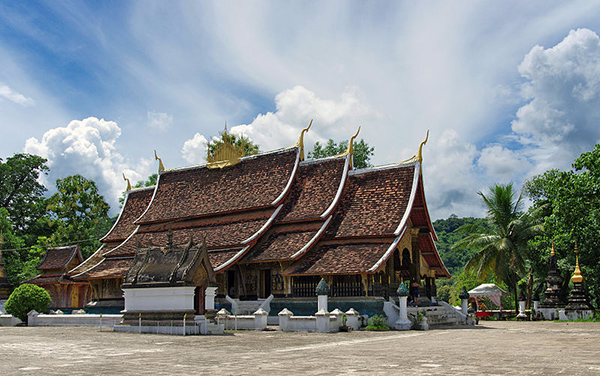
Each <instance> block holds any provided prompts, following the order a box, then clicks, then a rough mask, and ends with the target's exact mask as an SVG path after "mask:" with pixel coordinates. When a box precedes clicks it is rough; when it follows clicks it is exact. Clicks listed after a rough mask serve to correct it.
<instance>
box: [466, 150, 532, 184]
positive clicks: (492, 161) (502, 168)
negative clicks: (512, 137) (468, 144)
mask: <svg viewBox="0 0 600 376" xmlns="http://www.w3.org/2000/svg"><path fill="white" fill-rule="evenodd" d="M477 165H478V166H479V167H480V168H482V169H483V170H484V172H485V173H486V175H487V176H488V178H490V179H491V180H493V181H494V182H498V183H505V184H506V183H511V182H515V180H517V179H518V180H520V178H522V177H523V174H525V173H527V172H528V171H530V170H531V167H532V165H531V163H529V161H528V160H527V158H526V157H525V156H524V155H522V154H520V153H518V152H515V151H513V150H510V149H507V148H505V147H503V146H500V145H492V146H488V147H486V148H484V149H483V150H482V151H481V155H480V156H479V159H478V160H477Z"/></svg>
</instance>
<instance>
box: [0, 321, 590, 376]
mask: <svg viewBox="0 0 600 376" xmlns="http://www.w3.org/2000/svg"><path fill="white" fill-rule="evenodd" d="M140 374H142V375H295V374H301V375H354V374H358V375H367V374H368V375H391V374H395V375H517V374H518V375H556V374H568V375H600V323H564V322H496V321H489V322H480V325H477V326H475V327H474V328H473V327H469V328H464V327H455V328H448V329H435V330H430V331H426V332H420V331H408V332H394V331H390V332H365V331H355V332H352V333H334V334H320V333H282V332H278V331H264V332H248V331H239V332H237V333H228V334H225V335H222V336H186V337H182V336H167V335H153V334H141V335H140V334H133V333H116V332H107V331H103V332H99V331H98V328H86V327H79V328H75V327H31V328H27V327H0V375H140Z"/></svg>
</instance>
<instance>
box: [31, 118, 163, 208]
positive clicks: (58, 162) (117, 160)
mask: <svg viewBox="0 0 600 376" xmlns="http://www.w3.org/2000/svg"><path fill="white" fill-rule="evenodd" d="M120 136H121V128H119V126H118V125H117V123H115V122H113V121H106V120H104V119H98V118H95V117H89V118H87V119H83V120H73V121H71V122H70V123H69V124H68V125H67V126H66V127H57V128H53V129H50V130H48V131H47V132H46V133H44V135H43V136H42V139H41V140H38V139H37V138H35V137H32V138H30V139H28V140H27V141H26V142H25V148H24V151H25V152H26V153H31V154H37V155H40V156H42V157H44V158H46V159H48V166H49V167H50V173H49V175H48V176H47V177H45V178H44V179H45V180H46V181H44V183H45V184H46V186H48V187H53V186H54V182H55V181H56V179H58V178H64V177H66V176H69V175H75V174H80V175H82V176H84V177H85V178H87V179H91V180H94V181H95V182H96V184H97V185H98V188H99V190H100V193H101V194H102V195H103V196H104V198H105V199H106V201H107V202H108V203H109V204H110V205H111V208H112V212H113V213H114V212H116V210H117V209H118V201H117V200H118V198H119V197H120V195H121V192H123V190H124V188H125V184H124V183H123V179H122V175H121V173H122V172H125V174H126V175H127V177H128V178H130V179H131V180H132V181H136V180H143V179H145V178H146V177H147V176H148V175H149V174H150V173H151V172H152V166H153V162H152V161H151V160H149V159H140V160H139V161H137V162H135V163H132V162H130V161H128V160H127V159H126V158H125V157H123V155H122V154H121V153H120V152H119V151H118V150H117V147H116V142H117V139H118V138H119V137H120Z"/></svg>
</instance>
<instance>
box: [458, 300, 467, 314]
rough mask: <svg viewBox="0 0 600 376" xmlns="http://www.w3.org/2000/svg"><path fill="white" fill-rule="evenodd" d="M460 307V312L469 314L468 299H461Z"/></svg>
mask: <svg viewBox="0 0 600 376" xmlns="http://www.w3.org/2000/svg"><path fill="white" fill-rule="evenodd" d="M460 307H461V310H462V313H464V314H465V315H468V314H469V299H461V300H460Z"/></svg>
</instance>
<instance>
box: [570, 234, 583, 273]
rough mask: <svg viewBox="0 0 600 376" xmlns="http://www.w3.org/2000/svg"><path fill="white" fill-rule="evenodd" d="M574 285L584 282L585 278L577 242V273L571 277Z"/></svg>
mask: <svg viewBox="0 0 600 376" xmlns="http://www.w3.org/2000/svg"><path fill="white" fill-rule="evenodd" d="M571 281H573V283H581V282H583V276H582V275H581V269H579V249H578V248H577V242H575V272H574V273H573V276H572V277H571Z"/></svg>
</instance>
